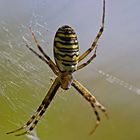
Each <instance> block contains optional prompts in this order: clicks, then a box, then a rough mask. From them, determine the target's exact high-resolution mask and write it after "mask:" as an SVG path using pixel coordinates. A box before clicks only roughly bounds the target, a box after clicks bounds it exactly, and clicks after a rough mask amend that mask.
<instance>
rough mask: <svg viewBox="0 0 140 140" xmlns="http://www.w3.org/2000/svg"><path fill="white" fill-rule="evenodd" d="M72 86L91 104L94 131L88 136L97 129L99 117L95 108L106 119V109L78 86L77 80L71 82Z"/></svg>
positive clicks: (84, 89)
mask: <svg viewBox="0 0 140 140" xmlns="http://www.w3.org/2000/svg"><path fill="white" fill-rule="evenodd" d="M72 86H73V87H74V88H75V89H76V90H77V91H78V92H79V93H80V94H81V95H82V96H83V97H84V98H85V99H86V100H87V101H88V102H89V103H90V104H91V106H92V108H93V110H94V113H95V115H96V124H95V127H94V129H93V130H92V131H91V132H90V134H92V133H93V132H94V131H95V130H96V128H97V127H98V125H99V123H100V120H101V119H100V116H99V114H98V111H97V110H96V106H97V107H98V108H99V109H100V110H101V111H102V112H104V113H105V115H106V116H107V117H108V115H107V113H106V109H105V107H104V106H103V105H101V104H100V103H99V102H98V101H97V100H96V98H95V97H94V96H93V95H92V94H91V93H90V92H89V91H88V90H87V89H86V88H85V87H84V86H83V85H82V84H80V83H79V82H78V81H77V80H73V83H72Z"/></svg>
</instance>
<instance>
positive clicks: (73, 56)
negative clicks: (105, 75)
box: [7, 0, 107, 136]
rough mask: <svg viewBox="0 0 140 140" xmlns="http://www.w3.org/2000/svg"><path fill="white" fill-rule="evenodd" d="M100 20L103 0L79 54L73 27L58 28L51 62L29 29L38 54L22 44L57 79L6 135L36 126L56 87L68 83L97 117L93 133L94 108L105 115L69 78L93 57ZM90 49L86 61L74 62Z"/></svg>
mask: <svg viewBox="0 0 140 140" xmlns="http://www.w3.org/2000/svg"><path fill="white" fill-rule="evenodd" d="M104 19H105V0H103V15H102V26H101V28H100V30H99V32H98V34H97V36H96V38H95V39H94V41H93V43H92V45H91V47H90V48H89V49H88V50H87V51H85V52H84V53H83V54H82V55H79V45H78V41H77V36H76V33H75V32H74V30H73V29H72V28H71V27H70V26H68V25H64V26H62V27H60V28H59V29H58V30H57V32H56V34H55V38H54V47H53V52H54V59H55V63H54V62H53V61H52V60H51V59H50V57H49V56H48V55H47V54H46V53H45V52H44V51H43V49H42V48H41V46H40V45H39V44H38V42H37V39H36V37H35V34H34V33H33V31H32V30H31V28H30V31H31V33H32V36H33V39H34V41H35V43H36V46H37V48H38V49H39V51H40V53H41V54H42V55H40V54H38V53H37V52H35V51H34V50H33V49H32V48H30V47H29V45H26V47H27V48H28V49H29V50H30V51H31V52H33V53H34V54H35V55H37V56H38V57H39V58H40V59H41V60H43V61H44V62H45V63H46V64H48V65H49V67H50V68H51V69H52V71H53V72H54V73H55V75H56V76H57V78H56V79H55V80H54V81H53V84H52V86H51V88H50V89H49V91H48V93H47V95H46V96H45V98H44V100H43V101H42V103H41V105H40V106H39V107H38V109H37V111H36V112H35V114H33V116H32V117H31V118H30V119H29V120H28V122H27V123H26V124H25V125H23V126H22V127H20V128H19V129H16V130H14V131H11V132H8V133H7V134H10V133H15V132H17V131H20V130H22V129H25V131H24V132H22V133H20V134H16V136H20V135H23V134H27V133H30V132H31V131H32V130H33V129H34V127H35V126H36V125H37V123H38V121H39V120H40V118H41V116H42V115H43V114H44V113H45V111H46V109H47V107H48V106H49V104H50V103H51V101H52V99H53V97H54V95H55V94H56V91H57V90H58V88H59V87H60V86H61V88H62V89H64V90H68V89H69V88H70V87H71V86H73V87H74V88H75V89H76V90H77V91H78V92H79V93H80V94H81V95H82V96H83V97H84V98H85V99H86V100H87V101H88V102H89V103H90V104H91V106H92V108H93V110H94V112H95V115H96V118H97V120H96V125H95V127H94V129H93V130H92V132H91V133H93V132H94V130H95V129H96V128H97V126H98V125H99V123H100V116H99V114H98V112H97V110H96V107H98V108H99V109H100V110H101V111H103V112H104V113H105V115H107V113H106V109H105V107H104V106H103V105H101V104H100V103H99V102H98V101H97V99H96V98H95V97H94V96H93V95H92V94H91V93H90V92H89V91H88V90H87V89H86V88H85V87H84V86H83V85H82V84H80V83H79V82H78V81H77V80H76V79H74V78H73V75H72V74H73V72H75V71H77V70H80V69H82V68H84V67H85V66H87V65H88V64H89V63H90V62H91V61H92V60H93V59H94V58H95V57H96V49H97V42H98V40H99V38H100V36H101V35H102V33H103V30H104ZM92 50H94V53H93V55H92V56H91V58H90V59H89V60H88V61H87V62H85V63H82V64H80V65H78V64H79V62H81V61H82V60H83V59H84V58H85V57H86V56H87V55H88V54H89V53H90V52H92Z"/></svg>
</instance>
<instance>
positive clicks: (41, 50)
mask: <svg viewBox="0 0 140 140" xmlns="http://www.w3.org/2000/svg"><path fill="white" fill-rule="evenodd" d="M29 30H30V32H31V33H32V37H33V39H34V41H35V44H36V46H37V48H38V49H39V51H40V52H41V53H42V54H43V56H44V57H45V58H46V59H47V61H49V63H50V64H51V65H52V66H53V67H54V69H55V71H57V72H58V71H59V70H58V68H57V67H56V65H55V64H54V62H53V61H52V60H51V58H50V57H49V56H48V55H47V54H46V53H45V52H44V50H43V49H42V47H41V46H40V45H39V43H38V41H37V39H36V37H35V33H34V32H33V31H32V29H31V27H29Z"/></svg>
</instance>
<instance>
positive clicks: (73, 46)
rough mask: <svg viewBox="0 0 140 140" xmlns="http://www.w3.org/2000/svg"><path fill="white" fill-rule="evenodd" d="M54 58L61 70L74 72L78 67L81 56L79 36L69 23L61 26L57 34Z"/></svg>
mask: <svg viewBox="0 0 140 140" xmlns="http://www.w3.org/2000/svg"><path fill="white" fill-rule="evenodd" d="M54 58H55V62H56V65H57V67H58V68H59V70H60V71H61V72H74V71H75V70H76V69H77V64H78V58H79V46H78V41H77V36H76V33H75V32H74V30H73V29H72V28H71V27H70V26H68V25H65V26H62V27H60V28H59V29H58V30H57V32H56V34H55V38H54Z"/></svg>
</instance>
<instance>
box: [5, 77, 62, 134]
mask: <svg viewBox="0 0 140 140" xmlns="http://www.w3.org/2000/svg"><path fill="white" fill-rule="evenodd" d="M59 87H60V82H59V78H56V79H55V81H54V82H53V84H52V86H51V88H50V90H49V91H48V93H47V95H46V96H45V98H44V99H43V101H42V103H41V105H40V106H39V108H38V109H37V111H36V112H35V114H34V115H33V116H32V117H31V118H30V119H29V121H28V122H27V123H26V124H25V125H23V126H22V127H20V128H19V129H16V130H14V131H11V132H8V133H7V134H11V133H15V132H17V131H20V130H22V129H27V131H25V132H23V133H20V134H17V135H16V136H20V135H24V134H27V133H29V132H30V131H32V130H33V129H34V127H35V126H36V125H37V123H38V121H39V120H40V118H41V116H42V115H43V114H44V112H45V111H46V109H47V107H48V106H49V104H50V102H51V101H52V99H53V97H54V95H55V94H56V91H57V90H58V88H59Z"/></svg>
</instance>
